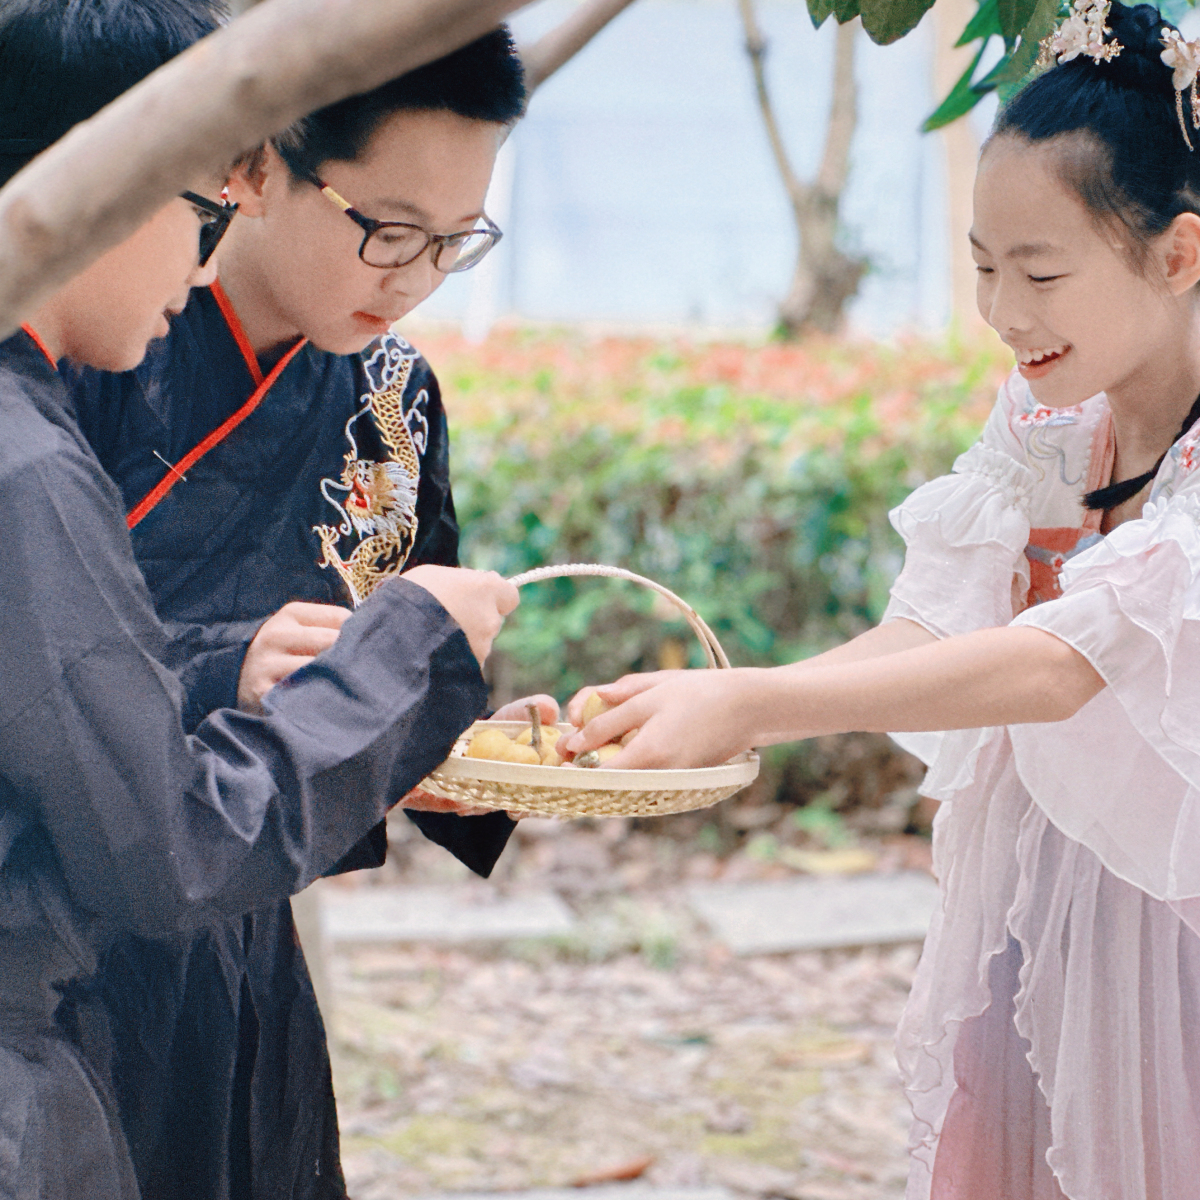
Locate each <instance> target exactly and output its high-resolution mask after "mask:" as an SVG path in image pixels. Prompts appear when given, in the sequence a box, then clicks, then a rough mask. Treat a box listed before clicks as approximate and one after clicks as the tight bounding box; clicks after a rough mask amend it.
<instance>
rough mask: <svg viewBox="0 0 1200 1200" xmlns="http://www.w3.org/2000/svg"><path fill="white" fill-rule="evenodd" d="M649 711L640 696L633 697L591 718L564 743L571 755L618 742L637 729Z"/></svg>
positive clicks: (648, 707)
mask: <svg viewBox="0 0 1200 1200" xmlns="http://www.w3.org/2000/svg"><path fill="white" fill-rule="evenodd" d="M650 711H651V709H650V706H649V705H648V704H646V703H645V701H644V699H643V698H642V697H641V696H635V697H634V698H633V699H632V700H628V701H626V702H625V703H624V704H618V705H617V707H616V708H610V709H609V710H608V712H606V713H601V714H600V715H599V716H598V717H593V718H592V719H591V720H590V721H589V722H588V723H587V724H586V725H585V726H584V727H583V728H582V729H581V730H580V731H579V732H578V733H572V734H570V735H569V736H568V737H567V738H566V741H565V745H566V748H567V749H568V750H569V751H571V753H572V754H582V753H584V751H586V750H598V749H599V748H600V747H601V746H607V745H608V743H609V742H615V741H618V740H619V739H620V738H622V737H623V736H624V735H625V734H627V733H628V732H629V731H630V730H631V729H637V728H639V727H640V726H641V725H642V723H643V721H644V720H645V719H646V716H647V715H648V713H649V712H650Z"/></svg>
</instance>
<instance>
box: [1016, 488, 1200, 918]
mask: <svg viewBox="0 0 1200 1200" xmlns="http://www.w3.org/2000/svg"><path fill="white" fill-rule="evenodd" d="M1062 585H1063V595H1062V597H1061V598H1060V599H1058V600H1054V601H1050V602H1049V603H1046V604H1042V605H1038V606H1037V607H1036V608H1032V609H1029V610H1028V611H1026V612H1024V613H1022V614H1021V615H1020V616H1019V617H1017V618H1016V620H1015V621H1014V624H1016V625H1026V626H1030V627H1032V628H1036V629H1043V630H1045V631H1046V632H1048V633H1052V634H1053V635H1054V636H1055V637H1058V638H1060V639H1061V640H1062V641H1064V642H1066V643H1067V644H1068V645H1070V646H1072V647H1074V649H1076V650H1077V651H1078V652H1079V653H1080V654H1082V655H1083V656H1084V657H1085V658H1086V659H1087V660H1088V662H1090V663H1091V664H1092V666H1093V667H1095V669H1096V670H1097V672H1099V674H1100V675H1101V676H1102V677H1103V679H1104V682H1105V683H1106V684H1107V687H1106V688H1105V689H1104V690H1103V691H1102V692H1100V693H1099V694H1098V695H1097V696H1096V697H1095V698H1094V699H1093V700H1092V701H1090V702H1089V703H1088V704H1086V705H1084V707H1083V708H1081V709H1080V710H1079V712H1077V713H1076V714H1075V715H1074V716H1073V717H1071V718H1070V719H1068V720H1066V721H1060V722H1057V723H1055V724H1053V725H1014V726H1012V727H1011V728H1010V730H1009V736H1010V738H1011V740H1012V746H1013V754H1014V757H1015V762H1016V766H1017V770H1018V772H1019V774H1020V777H1021V781H1022V783H1023V784H1024V786H1025V787H1026V789H1027V790H1028V791H1029V793H1030V795H1031V796H1032V797H1033V799H1034V800H1035V801H1036V803H1037V804H1038V806H1039V807H1040V808H1041V809H1042V810H1043V811H1044V812H1045V813H1046V815H1047V816H1048V817H1049V818H1050V819H1051V821H1053V822H1054V824H1055V825H1057V826H1058V828H1059V829H1061V830H1062V831H1063V832H1064V833H1065V834H1066V835H1067V836H1068V837H1070V838H1072V839H1073V840H1075V841H1078V842H1081V843H1082V844H1083V845H1085V846H1087V847H1088V848H1090V849H1091V850H1093V851H1094V852H1095V853H1096V854H1097V856H1098V857H1099V858H1100V859H1101V861H1102V862H1103V863H1104V864H1105V866H1107V867H1108V868H1109V870H1111V871H1112V872H1113V873H1114V874H1116V875H1118V876H1119V877H1120V878H1122V879H1124V880H1126V881H1127V882H1129V883H1132V884H1133V885H1135V886H1136V887H1138V888H1140V889H1142V890H1143V891H1145V892H1147V893H1149V894H1150V895H1151V896H1154V897H1155V898H1157V899H1161V900H1168V901H1180V900H1188V899H1192V898H1196V897H1200V478H1198V480H1197V483H1196V484H1195V485H1192V486H1190V487H1185V488H1184V489H1181V491H1180V492H1179V493H1177V494H1176V495H1175V496H1173V497H1172V498H1170V499H1165V500H1159V501H1156V502H1154V503H1150V504H1147V506H1146V508H1145V509H1144V511H1143V515H1142V517H1141V518H1140V519H1138V520H1135V521H1128V522H1126V523H1125V524H1123V525H1120V526H1118V527H1117V528H1116V529H1114V530H1113V531H1112V532H1111V533H1110V534H1108V536H1107V537H1106V538H1105V539H1104V541H1103V542H1101V543H1099V544H1097V545H1096V546H1094V547H1092V548H1091V549H1089V550H1087V551H1084V552H1083V553H1082V554H1079V555H1078V556H1076V557H1075V558H1074V559H1072V560H1071V561H1070V562H1068V563H1067V565H1066V566H1065V568H1064V570H1063V573H1062Z"/></svg>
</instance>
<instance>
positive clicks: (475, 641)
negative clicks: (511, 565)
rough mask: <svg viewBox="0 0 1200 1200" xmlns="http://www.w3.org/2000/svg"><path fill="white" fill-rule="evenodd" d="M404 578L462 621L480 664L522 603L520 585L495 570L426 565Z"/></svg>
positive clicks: (414, 569) (414, 568)
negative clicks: (517, 586)
mask: <svg viewBox="0 0 1200 1200" xmlns="http://www.w3.org/2000/svg"><path fill="white" fill-rule="evenodd" d="M404 578H405V579H407V580H408V582H409V583H415V584H417V585H418V586H419V587H423V588H424V589H425V590H426V591H427V592H429V593H430V594H431V595H432V596H433V598H434V599H435V600H436V601H437V602H438V603H439V604H440V605H441V606H442V607H443V608H444V609H445V610H446V611H447V612H448V613H449V614H450V615H451V616H452V617H453V618H454V619H455V621H457V622H458V624H459V625H460V626H461V628H462V631H463V633H465V634H466V635H467V641H468V642H470V644H471V650H472V652H473V653H474V655H475V657H476V658H477V659H479V664H480V666H482V665H483V663H484V661H485V660H486V659H487V656H488V655H489V654H490V653H491V652H492V642H493V641H495V639H496V634H498V633H499V632H500V627H501V626H502V625H503V624H504V618H505V617H507V616H508V614H509V613H510V612H512V610H513V609H514V608H516V607H517V605H518V604H519V603H520V602H521V598H520V596H519V595H518V594H517V589H516V586H515V585H514V584H513V583H511V582H510V581H509V580H507V579H505V578H504V577H503V576H501V575H497V574H496V572H495V571H471V570H468V569H467V568H465V567H437V566H433V565H430V564H424V565H422V566H419V567H413V569H412V570H411V571H407V572H406V573H405V575H404Z"/></svg>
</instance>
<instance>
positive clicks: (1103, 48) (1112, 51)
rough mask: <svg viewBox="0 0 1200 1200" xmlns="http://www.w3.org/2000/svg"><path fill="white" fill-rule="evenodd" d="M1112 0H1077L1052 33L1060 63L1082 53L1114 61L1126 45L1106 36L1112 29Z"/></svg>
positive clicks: (1101, 59) (1104, 60) (1054, 50)
mask: <svg viewBox="0 0 1200 1200" xmlns="http://www.w3.org/2000/svg"><path fill="white" fill-rule="evenodd" d="M1111 7H1112V5H1111V4H1110V3H1109V0H1075V2H1074V3H1073V4H1072V5H1071V15H1070V16H1069V17H1067V19H1066V20H1065V21H1064V22H1063V23H1062V24H1061V25H1060V26H1059V27H1058V29H1057V30H1055V32H1054V33H1053V34H1052V35H1051V37H1050V53H1051V54H1052V55H1053V56H1054V58H1055V60H1056V61H1057V62H1058V63H1060V64H1061V63H1069V62H1070V61H1071V60H1072V59H1073V58H1078V57H1079V56H1080V55H1081V54H1083V55H1086V56H1087V57H1088V58H1090V59H1091V60H1092V61H1093V62H1097V63H1100V62H1111V61H1112V60H1113V59H1114V58H1116V57H1117V55H1118V54H1120V53H1121V50H1122V49H1123V47H1122V46H1121V43H1120V42H1118V41H1116V40H1113V41H1111V42H1106V41H1105V40H1104V39H1105V38H1106V37H1108V36H1109V34H1111V33H1112V30H1111V29H1109V27H1108V12H1109V9H1110V8H1111Z"/></svg>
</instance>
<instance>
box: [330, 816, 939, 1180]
mask: <svg viewBox="0 0 1200 1200" xmlns="http://www.w3.org/2000/svg"><path fill="white" fill-rule="evenodd" d="M405 826H406V823H404V822H403V821H398V822H396V823H394V825H393V845H392V854H391V856H390V861H389V864H388V866H387V867H385V868H383V869H382V870H381V871H379V872H372V873H369V874H366V875H360V876H357V877H354V878H352V879H349V880H346V881H343V882H342V883H341V884H340V886H344V887H372V886H378V885H379V884H384V883H386V884H395V883H400V882H407V883H422V884H427V883H453V884H456V885H458V886H462V887H463V888H466V889H470V888H476V887H478V888H490V887H495V888H498V889H499V890H500V891H502V892H513V891H519V890H522V889H529V888H535V887H536V888H547V887H548V888H551V889H553V890H554V891H556V892H558V894H559V895H561V896H562V897H563V899H564V900H565V901H566V902H567V903H568V904H569V905H570V906H571V907H572V908H573V910H574V911H575V913H576V915H577V917H578V918H579V932H578V933H576V934H574V935H572V936H571V937H569V938H564V939H562V940H561V941H560V942H557V943H530V944H510V945H506V946H502V947H478V948H448V947H443V946H434V945H409V946H373V947H366V946H359V947H346V946H339V947H337V948H336V949H335V951H334V952H333V953H332V954H331V956H330V961H329V974H330V981H331V984H332V988H333V994H334V998H335V1006H336V1007H335V1012H334V1013H333V1015H332V1022H331V1024H332V1032H333V1039H332V1040H333V1045H334V1052H335V1073H336V1082H337V1088H338V1096H339V1105H340V1111H341V1121H342V1138H343V1151H344V1162H345V1167H346V1173H347V1179H348V1182H349V1185H350V1191H351V1194H352V1195H353V1196H354V1197H355V1200H393V1198H395V1197H397V1196H401V1195H404V1194H410V1195H411V1194H416V1193H425V1192H432V1191H441V1190H451V1191H460V1190H468V1189H488V1190H493V1189H495V1190H501V1189H504V1190H507V1189H517V1188H525V1187H547V1186H565V1185H569V1184H579V1183H586V1182H607V1181H609V1180H612V1179H616V1178H629V1177H635V1176H636V1177H640V1178H641V1179H642V1180H643V1181H644V1182H646V1183H650V1184H657V1185H667V1184H676V1185H683V1184H686V1185H701V1184H714V1183H715V1184H723V1185H725V1186H727V1187H730V1188H733V1189H734V1190H736V1191H738V1192H741V1193H745V1194H747V1195H758V1196H779V1197H786V1198H789V1200H893V1198H897V1197H900V1196H901V1195H902V1194H903V1181H904V1176H905V1169H906V1168H905V1156H904V1142H905V1137H906V1134H907V1126H908V1108H907V1104H906V1102H905V1100H904V1098H903V1096H902V1095H901V1092H900V1089H899V1084H898V1081H897V1077H896V1068H895V1061H894V1058H893V1053H892V1037H893V1032H894V1029H895V1026H896V1022H897V1019H898V1018H899V1015H900V1011H901V1008H902V1007H903V1004H904V1000H905V997H906V995H907V992H908V988H909V986H910V984H911V980H912V973H913V970H914V967H915V964H916V958H917V948H916V947H914V946H901V947H890V948H886V949H864V950H848V951H836V952H820V953H800V954H789V955H772V956H763V957H752V958H734V957H732V956H731V955H730V954H729V953H728V951H726V950H725V949H724V948H723V947H722V946H720V945H719V944H717V943H715V942H714V941H713V940H712V939H711V937H710V936H709V935H708V933H707V931H706V930H705V929H704V928H703V927H702V926H700V925H699V924H698V922H696V921H695V919H694V918H692V917H691V915H690V913H689V912H688V910H687V909H686V907H685V906H684V904H683V901H682V896H681V889H682V886H683V885H684V884H685V883H686V882H688V881H689V880H694V879H724V880H734V879H755V878H776V877H779V875H780V874H781V873H791V872H792V871H795V870H796V869H799V866H800V864H803V865H804V867H805V869H811V868H813V867H814V866H815V867H816V869H824V867H823V865H822V864H823V863H824V862H825V860H829V862H830V863H831V864H832V865H834V866H837V865H839V864H840V865H846V863H847V862H851V863H852V862H855V861H856V862H858V864H859V865H860V866H863V865H870V866H873V867H875V868H876V869H878V868H882V869H888V868H889V867H894V866H920V865H922V864H923V863H924V862H927V859H928V848H927V843H926V842H925V841H924V840H923V839H921V838H916V837H905V836H904V835H896V834H893V835H887V836H881V837H875V838H871V837H870V836H856V837H855V839H854V844H853V845H851V846H846V845H841V846H839V847H838V848H837V849H836V850H830V849H828V848H822V847H821V846H820V845H811V844H808V843H810V842H811V839H806V838H804V837H801V838H800V839H799V842H800V844H799V845H797V846H793V847H791V848H790V849H791V850H792V851H793V853H791V854H789V853H787V851H788V850H789V847H788V846H779V845H778V844H776V846H775V848H774V852H773V853H766V852H765V851H764V848H763V845H762V843H761V841H760V842H759V843H758V848H757V849H755V843H754V841H753V838H750V839H748V840H746V841H745V842H744V843H743V845H742V846H741V847H740V848H739V849H738V850H736V851H735V852H734V853H732V854H729V855H724V856H718V855H717V854H714V853H710V852H708V851H706V850H705V849H704V848H703V845H704V842H705V839H704V838H703V837H702V836H701V833H702V828H699V829H697V830H696V831H693V833H694V836H691V837H688V836H679V837H664V836H662V834H661V832H659V831H656V830H654V829H649V830H647V829H638V828H636V827H633V826H630V825H628V824H626V823H622V822H603V823H597V824H595V825H592V826H588V825H586V824H578V823H577V824H572V825H562V824H556V823H553V822H543V821H538V822H529V823H526V824H524V825H523V827H522V828H521V830H520V832H519V834H518V835H517V837H516V838H515V840H514V845H513V846H512V847H510V850H509V851H508V852H507V853H506V855H505V859H504V860H502V865H501V867H500V868H499V869H498V871H497V877H496V881H495V882H494V883H489V884H483V883H481V882H477V881H476V882H472V881H470V880H469V879H468V878H467V877H466V875H465V870H461V869H459V868H458V866H457V864H455V863H453V862H451V861H450V860H449V859H448V857H447V856H445V855H444V854H442V853H441V852H439V851H437V850H436V849H435V848H433V847H430V846H428V845H427V844H425V843H423V842H422V841H421V840H420V839H419V837H415V836H414V835H413V834H412V833H411V832H410V830H409V829H408V828H406V827H405ZM806 846H807V848H805V847H806ZM838 854H840V855H841V856H842V858H841V860H836V859H830V858H829V856H831V855H838ZM806 855H807V856H808V857H805V856H806ZM856 855H857V859H856V858H855V856H856ZM813 856H815V857H813ZM822 856H824V859H823V858H822ZM847 856H849V857H847ZM789 864H791V865H789Z"/></svg>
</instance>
